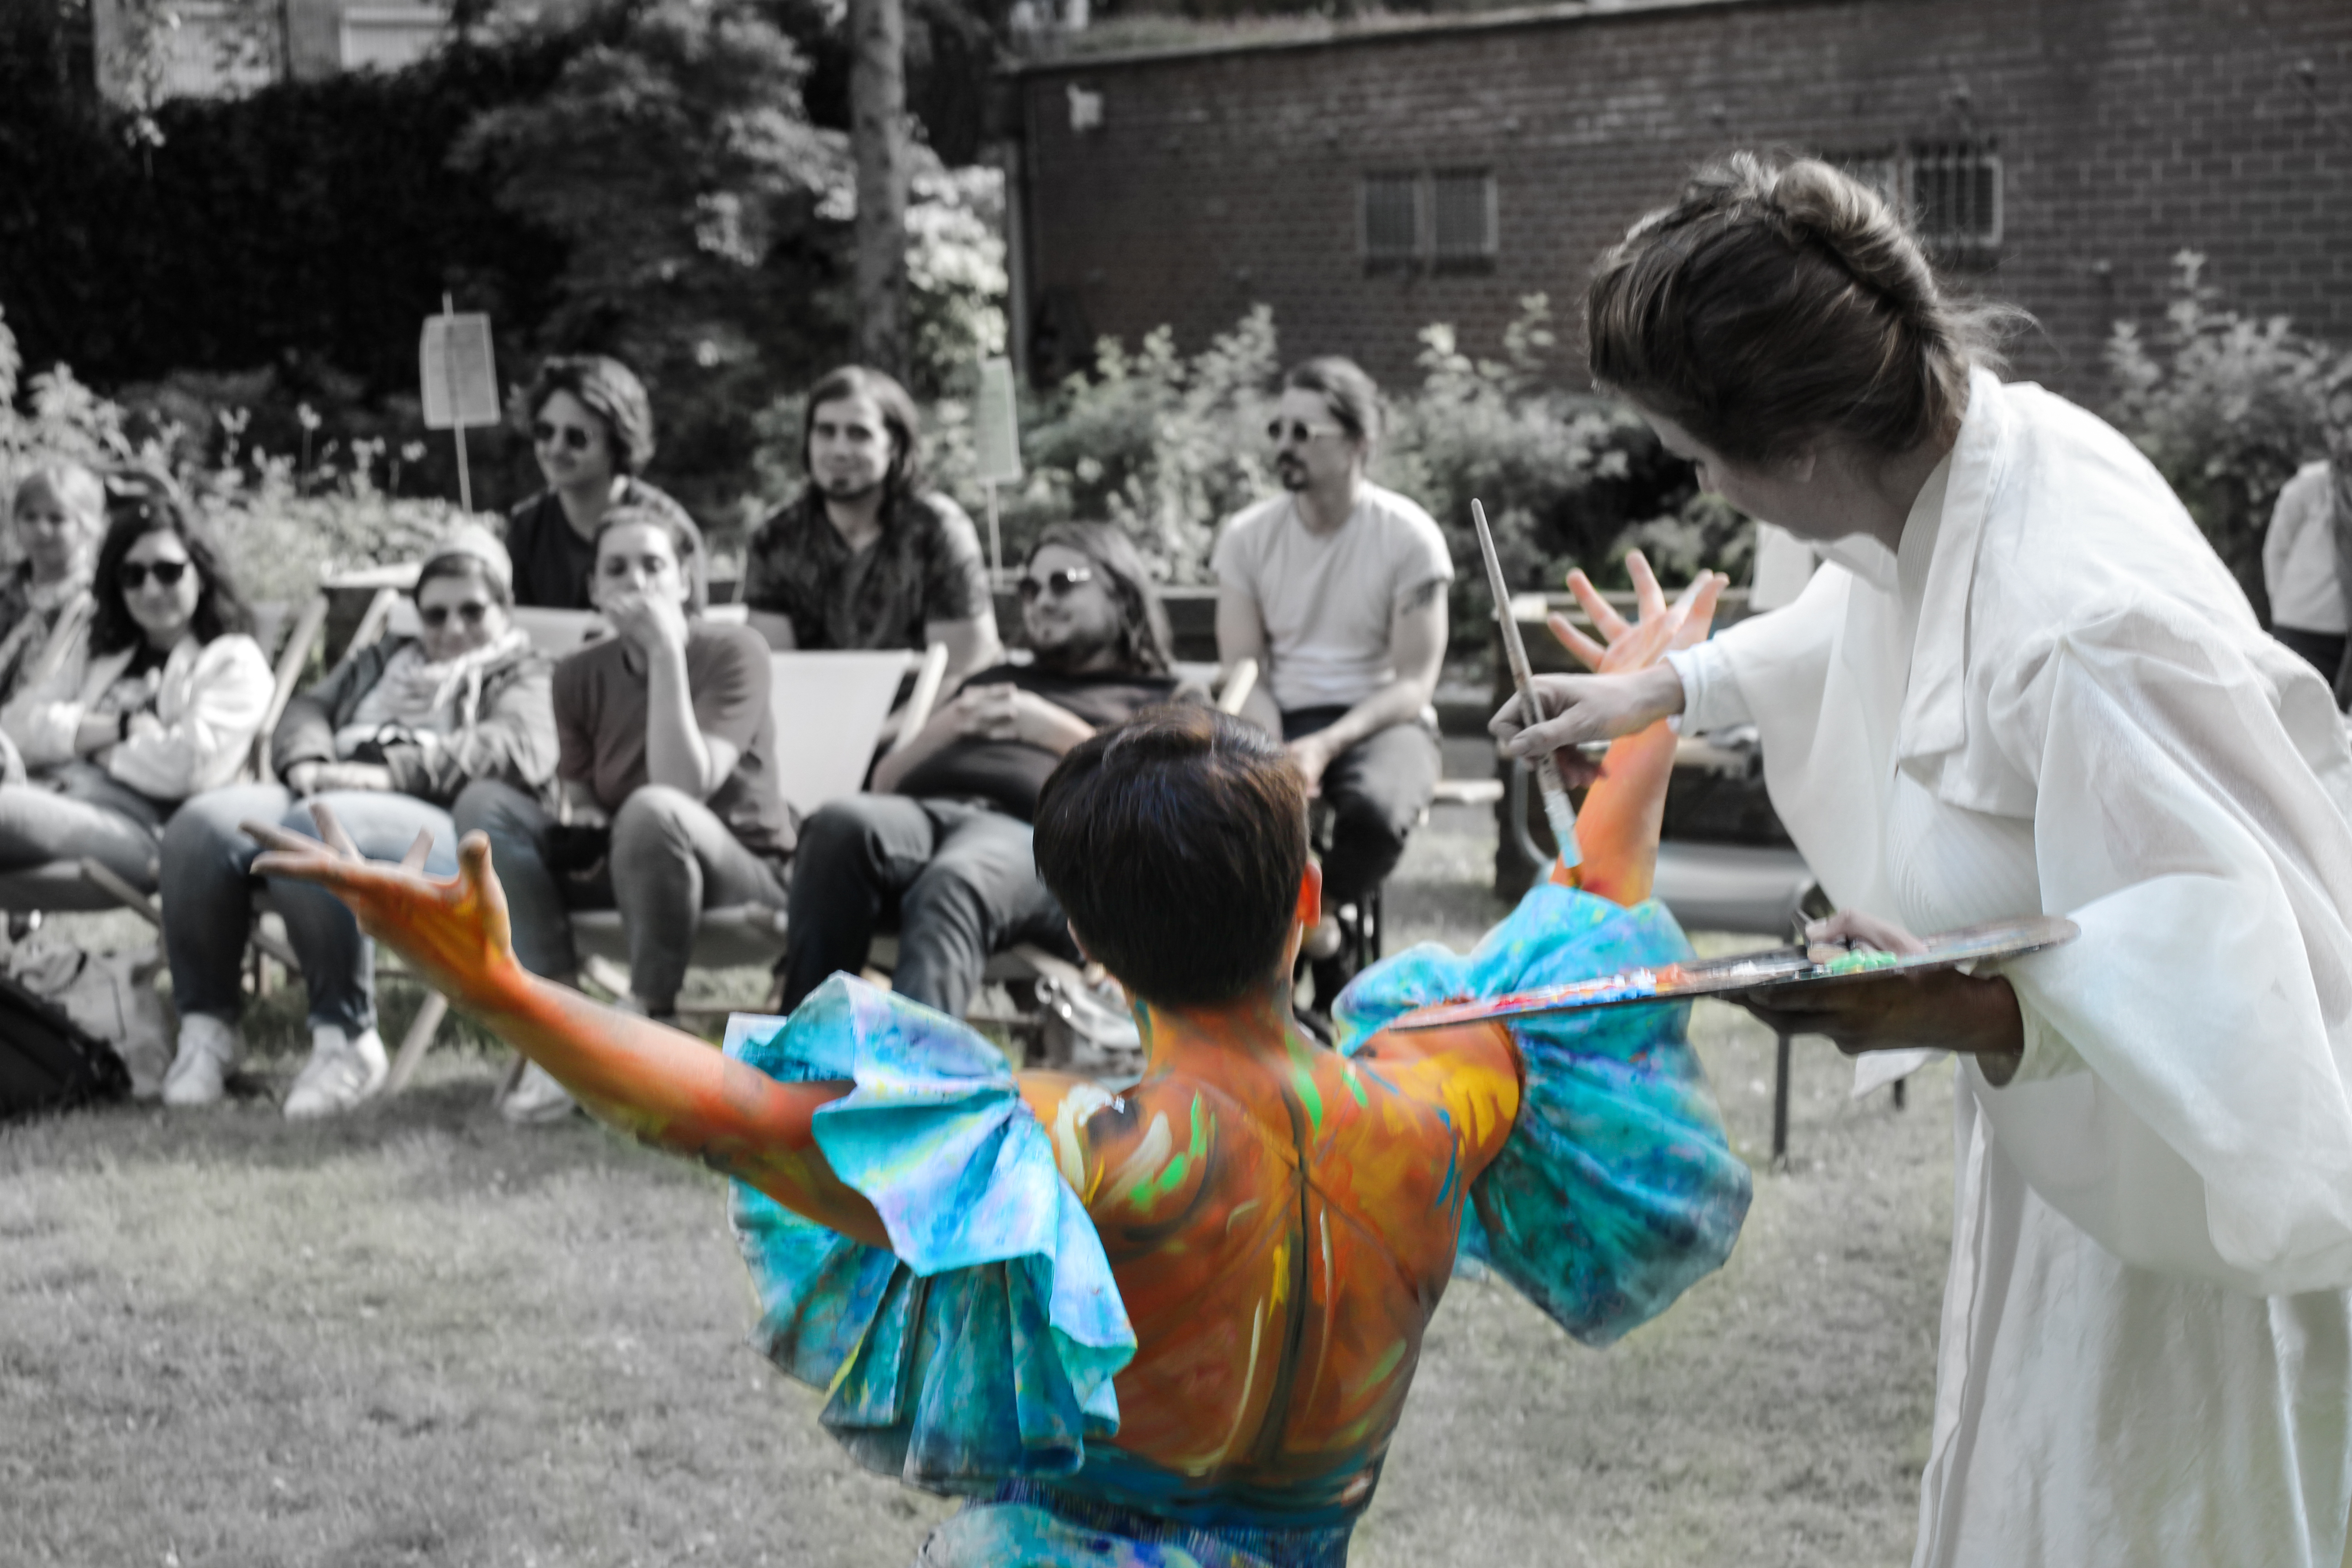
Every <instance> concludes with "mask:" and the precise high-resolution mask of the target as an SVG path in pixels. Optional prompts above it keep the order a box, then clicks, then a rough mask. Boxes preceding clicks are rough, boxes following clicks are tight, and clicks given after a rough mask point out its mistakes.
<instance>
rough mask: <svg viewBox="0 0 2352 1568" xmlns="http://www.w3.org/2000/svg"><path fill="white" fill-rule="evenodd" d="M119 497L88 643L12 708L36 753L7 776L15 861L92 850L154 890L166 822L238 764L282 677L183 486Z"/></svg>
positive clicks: (16, 725) (26, 754)
mask: <svg viewBox="0 0 2352 1568" xmlns="http://www.w3.org/2000/svg"><path fill="white" fill-rule="evenodd" d="M108 510H109V518H110V521H109V524H108V528H107V533H106V540H105V542H104V543H103V544H101V545H100V547H99V555H98V569H97V573H96V580H95V584H94V591H95V593H96V595H97V605H96V608H95V611H94V613H93V615H92V616H91V620H90V628H89V638H88V641H87V644H86V645H85V646H84V647H82V648H79V649H77V650H75V653H74V655H73V657H70V658H68V659H67V660H66V661H65V662H64V663H62V664H60V665H59V666H58V668H55V669H54V670H51V671H50V672H49V673H48V674H47V676H46V677H45V678H44V679H41V680H39V681H37V683H35V684H34V685H32V686H30V687H28V688H27V689H25V690H23V691H21V692H19V693H18V694H17V695H16V698H14V699H13V700H10V701H9V703H8V704H7V706H6V707H5V708H0V731H5V734H6V736H7V739H8V741H9V742H10V744H11V748H12V749H13V750H14V752H16V755H17V756H18V757H21V759H22V763H21V767H20V768H12V769H11V770H10V773H11V781H10V782H8V783H6V784H0V872H5V871H17V870H26V869H29V868H32V867H35V866H37V865H40V864H42V863H43V862H45V861H49V860H55V859H59V858H68V859H70V858H82V857H85V856H86V857H89V858H93V859H95V860H97V861H99V862H100V864H102V865H104V866H106V867H108V868H110V869H111V870H113V871H115V872H116V873H118V874H119V875H121V877H123V878H124V879H127V880H129V881H130V882H131V883H132V884H133V885H134V886H137V887H141V888H150V889H152V887H154V885H155V870H154V865H155V858H156V849H157V846H158V844H159V842H160V839H161V837H162V833H163V823H164V820H165V819H166V818H167V817H169V816H171V814H172V810H173V807H174V806H176V805H179V803H180V802H181V801H183V800H184V799H186V798H187V797H188V796H190V795H194V794H197V793H198V792H199V791H203V790H207V789H215V788H217V787H219V786H220V785H222V784H226V783H228V782H229V781H230V780H231V779H232V778H234V777H236V772H237V769H238V768H239V767H240V766H241V765H242V764H243V763H244V762H245V759H246V757H247V753H248V752H250V750H251V748H252V745H253V738H254V735H255V734H256V732H257V731H259V730H260V728H261V721H262V716H263V714H264V713H265V712H266V711H267V710H268V706H269V694H270V687H271V676H270V670H269V661H268V659H267V658H264V657H263V656H262V652H261V647H260V645H259V644H257V643H256V642H255V641H254V640H253V637H251V635H250V628H251V626H252V624H253V621H252V616H251V614H250V613H249V612H248V611H247V608H246V606H245V603H244V601H243V600H242V599H241V598H239V597H238V595H237V592H236V585H235V584H232V583H231V582H230V581H229V580H228V578H227V576H226V574H225V573H224V572H223V570H222V568H221V565H220V560H219V557H218V555H217V554H216V553H215V551H214V549H213V548H212V546H211V544H210V542H208V541H207V540H206V538H205V535H204V533H203V531H202V530H201V529H200V528H199V526H198V525H197V523H196V521H195V519H194V516H193V515H192V514H191V513H190V511H189V510H188V508H187V506H186V504H185V503H184V501H182V500H180V499H179V497H178V496H177V494H176V493H174V492H173V489H171V488H170V487H169V486H168V485H167V484H166V483H164V482H163V481H161V480H154V481H152V482H148V483H143V484H140V485H137V486H135V487H133V488H132V489H131V490H130V491H129V492H128V493H125V494H119V495H116V496H114V497H113V498H111V500H110V506H109V509H108ZM19 772H22V773H26V775H27V776H26V777H24V778H22V779H18V778H16V776H15V775H16V773H19Z"/></svg>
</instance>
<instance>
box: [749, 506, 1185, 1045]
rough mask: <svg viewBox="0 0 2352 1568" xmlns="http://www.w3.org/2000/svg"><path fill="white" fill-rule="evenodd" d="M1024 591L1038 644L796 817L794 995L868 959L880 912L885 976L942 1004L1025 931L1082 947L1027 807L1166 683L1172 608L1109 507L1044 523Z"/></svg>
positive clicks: (1169, 688) (1048, 943) (1048, 942)
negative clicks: (1046, 877) (1035, 840)
mask: <svg viewBox="0 0 2352 1568" xmlns="http://www.w3.org/2000/svg"><path fill="white" fill-rule="evenodd" d="M1021 604H1022V612H1021V613H1022V620H1023V622H1024V626H1025V627H1026V629H1027V631H1028V637H1029V646H1030V647H1031V648H1032V649H1033V650H1034V653H1035V656H1036V657H1035V659H1034V662H1032V663H1029V664H1025V665H1019V664H1005V665H999V666H997V667H995V668H992V669H984V670H982V671H981V672H980V673H978V674H977V675H974V676H973V677H971V679H969V680H967V681H966V682H965V683H964V687H963V689H962V690H961V692H959V693H958V694H957V695H956V698H955V700H953V701H951V702H949V703H947V704H945V705H944V706H942V707H941V708H940V710H938V711H937V712H935V713H934V714H932V716H931V720H930V722H929V723H928V724H926V725H924V726H923V728H922V730H921V731H919V732H918V733H917V734H916V736H915V738H914V740H913V741H911V742H908V745H907V747H906V748H905V749H904V750H903V751H898V752H892V753H891V754H890V755H888V756H887V757H884V758H883V759H882V760H881V761H880V762H879V763H876V764H875V767H874V790H875V793H874V794H871V795H852V796H851V797H849V798H848V799H846V800H837V801H834V802H832V803H831V804H829V805H826V806H825V807H824V809H823V810H821V811H819V812H818V813H817V814H816V815H815V816H812V817H810V818H809V819H808V820H807V821H806V822H805V823H803V824H802V825H801V837H800V847H799V849H798V851H797V852H796V853H795V854H794V856H793V901H792V920H791V922H790V925H789V927H788V930H789V932H790V936H791V941H792V952H791V953H790V955H789V956H788V957H787V958H786V960H785V968H784V988H783V1005H784V1007H785V1009H786V1010H787V1011H789V1010H791V1009H792V1008H794V1007H797V1006H799V1005H800V1004H801V999H802V998H803V997H804V996H806V995H807V994H809V993H810V992H812V991H814V990H815V989H816V988H817V986H818V985H820V984H823V983H824V979H825V977H826V976H827V975H829V974H831V973H834V972H835V970H845V971H847V972H848V973H852V974H855V973H857V972H858V970H860V969H861V968H863V967H864V966H865V963H866V947H867V944H868V943H869V942H871V941H872V940H873V935H874V931H875V928H876V926H877V924H878V923H880V922H881V921H884V920H886V919H887V918H889V917H890V916H891V915H893V914H894V913H895V915H896V917H897V921H898V973H897V974H896V976H895V977H894V978H893V981H892V988H893V989H895V990H897V991H898V993H900V994H902V995H906V996H908V997H911V998H913V999H914V1000H915V1001H918V1002H920V1003H922V1004H924V1005H926V1006H930V1007H936V1008H938V1009H939V1010H940V1012H942V1013H945V1014H948V1015H949V1016H951V1017H961V1016H963V1010H964V1007H965V1005H966V1004H968V1003H969V1002H970V1001H971V994H972V991H973V989H974V988H975V987H977V986H978V985H979V984H980V976H981V971H982V969H983V968H984V967H985V966H986V965H987V963H988V957H989V954H991V953H992V952H998V951H1000V950H1001V949H1003V948H1006V947H1009V946H1011V945H1012V944H1013V943H1014V942H1037V943H1040V944H1042V945H1044V946H1045V947H1048V948H1051V949H1053V950H1055V951H1056V952H1063V953H1064V954H1065V955H1066V956H1068V957H1072V958H1076V956H1077V954H1076V950H1075V949H1074V948H1072V947H1070V945H1069V935H1068V931H1067V929H1066V921H1064V919H1063V916H1062V910H1061V906H1060V905H1058V904H1056V903H1055V901H1054V895H1053V894H1051V893H1049V892H1047V891H1046V890H1045V884H1044V883H1043V882H1041V881H1039V880H1038V879H1037V866H1036V862H1035V860H1034V858H1032V857H1031V854H1030V847H1029V840H1030V833H1029V819H1030V818H1031V817H1032V816H1034V815H1035V813H1036V809H1037V792H1038V791H1039V790H1040V789H1043V788H1044V787H1045V778H1046V775H1047V774H1049V773H1052V772H1053V771H1054V764H1055V763H1058V762H1060V761H1061V760H1062V757H1063V756H1064V755H1065V754H1066V752H1068V751H1069V750H1070V749H1071V748H1072V747H1073V746H1076V744H1077V743H1078V742H1081V741H1083V740H1085V739H1086V738H1087V736H1089V735H1091V734H1093V733H1094V732H1095V731H1097V730H1098V729H1101V728H1103V727H1105V726H1108V725H1112V724H1119V723H1124V722H1125V721H1127V720H1129V719H1131V718H1133V717H1134V716H1135V715H1136V714H1137V713H1138V712H1139V711H1140V710H1143V709H1144V708H1147V707H1149V706H1150V705H1151V704H1153V703H1156V702H1164V701H1166V700H1168V699H1169V698H1170V697H1171V696H1173V695H1174V694H1175V690H1176V682H1175V680H1174V679H1173V678H1171V676H1170V674H1169V673H1168V616H1167V612H1166V611H1165V610H1163V609H1161V608H1160V596H1159V595H1158V594H1157V593H1155V592H1154V591H1153V589H1152V586H1151V582H1150V575H1149V574H1148V573H1147V571H1146V570H1145V567H1144V564H1143V562H1142V559H1141V558H1140V557H1139V556H1138V555H1137V554H1136V552H1135V547H1134V546H1133V545H1131V544H1129V542H1127V540H1126V538H1125V537H1124V536H1122V535H1121V534H1120V533H1119V532H1118V530H1117V529H1114V528H1111V527H1108V525H1106V524H1102V523H1058V524H1056V525H1055V526H1054V527H1051V528H1048V529H1047V530H1045V534H1044V535H1043V537H1042V538H1041V539H1040V540H1039V542H1038V544H1037V547H1036V549H1035V550H1034V551H1033V552H1030V556H1029V564H1028V569H1027V571H1026V572H1025V573H1024V574H1023V576H1022V578H1021Z"/></svg>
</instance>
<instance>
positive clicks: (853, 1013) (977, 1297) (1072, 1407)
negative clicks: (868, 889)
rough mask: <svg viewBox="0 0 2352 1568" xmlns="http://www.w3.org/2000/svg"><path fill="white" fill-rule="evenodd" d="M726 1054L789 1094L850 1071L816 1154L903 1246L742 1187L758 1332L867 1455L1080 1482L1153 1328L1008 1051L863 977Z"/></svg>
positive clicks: (935, 1478) (977, 1473) (739, 1199)
mask: <svg viewBox="0 0 2352 1568" xmlns="http://www.w3.org/2000/svg"><path fill="white" fill-rule="evenodd" d="M727 1054H728V1055H730V1056H731V1057H734V1058H738V1059H739V1060H741V1061H743V1062H745V1063H748V1064H749V1065H751V1066H752V1067H755V1068H759V1069H760V1070H761V1071H762V1072H764V1073H766V1074H768V1075H769V1076H770V1077H772V1078H774V1079H780V1080H782V1081H784V1082H788V1083H800V1082H809V1081H812V1080H817V1079H851V1080H854V1081H855V1083H856V1089H854V1090H853V1091H852V1092H851V1093H850V1094H848V1095H846V1096H845V1097H844V1098H843V1099H841V1100H835V1102H834V1103H832V1104H831V1105H828V1106H826V1107H824V1109H823V1110H819V1111H818V1112H817V1113H816V1115H815V1117H814V1131H815V1136H816V1142H817V1146H818V1147H819V1148H820V1149H822V1150H823V1151H824V1157H825V1159H826V1161H827V1162H828V1163H831V1165H832V1166H833V1169H834V1171H835V1173H837V1174H838V1175H839V1176H840V1177H841V1179H842V1180H843V1181H844V1182H845V1183H847V1184H849V1185H850V1186H852V1187H854V1188H856V1190H857V1191H858V1192H859V1193H861V1194H864V1195H865V1196H866V1199H867V1200H868V1201H869V1202H871V1203H872V1204H873V1205H874V1207H875V1209H876V1211H877V1213H879V1214H880V1215H881V1216H882V1222H883V1224H884V1225H885V1226H887V1228H888V1230H889V1233H890V1242H891V1248H892V1250H891V1251H888V1252H884V1251H881V1250H879V1249H877V1248H875V1247H866V1246H864V1245H862V1244H860V1243H858V1242H855V1241H851V1240H849V1239H848V1238H847V1237H843V1236H841V1235H839V1234H838V1233H836V1232H834V1231H831V1230H827V1229H826V1228H824V1226H819V1225H817V1224H815V1223H814V1222H813V1221H810V1220H806V1219H803V1218H802V1217H801V1216H800V1215H795V1214H793V1212H792V1211H791V1210H789V1209H786V1208H785V1207H783V1206H782V1205H780V1204H778V1203H776V1202H775V1201H774V1200H773V1199H772V1198H770V1197H768V1196H767V1195H765V1194H762V1193H760V1192H758V1191H756V1190H755V1189H753V1188H751V1187H749V1186H746V1185H744V1184H741V1183H740V1182H739V1183H737V1184H735V1194H734V1221H735V1230H736V1235H737V1237H738V1239H739V1241H740V1244H741V1246H742V1248H743V1257H744V1260H745V1261H746V1262H747V1263H748V1264H749V1265H750V1267H751V1279H752V1282H753V1286H754V1288H755V1289H757V1291H758V1292H759V1296H760V1305H761V1321H760V1326H759V1328H758V1329H757V1331H755V1333H754V1339H755V1342H757V1343H758V1344H759V1346H760V1348H761V1350H762V1351H764V1352H766V1353H767V1355H768V1356H769V1357H770V1358H771V1359H772V1360H773V1361H774V1362H775V1363H776V1364H777V1365H778V1366H780V1367H782V1369H783V1370H784V1371H785V1372H787V1373H790V1374H792V1375H793V1377H795V1378H798V1379H800V1380H801V1381H803V1382H804V1383H808V1384H814V1385H816V1386H817V1387H820V1388H824V1389H827V1390H828V1391H829V1393H830V1394H831V1397H830V1398H829V1399H828V1400H827V1402H826V1404H825V1407H824V1415H823V1417H822V1419H823V1421H824V1425H825V1426H826V1428H827V1429H828V1430H829V1431H831V1432H832V1433H833V1434H834V1436H835V1437H837V1438H838V1439H839V1440H840V1441H841V1442H842V1443H843V1444H844V1445H845V1446H846V1447H848V1448H849V1449H850V1451H851V1452H852V1453H854V1454H855V1455H856V1457H857V1458H858V1459H859V1461H860V1462H861V1463H863V1464H865V1465H866V1466H867V1467H868V1468H874V1469H878V1470H882V1471H884V1472H885V1473H887V1474H892V1475H898V1476H901V1477H903V1478H905V1479H908V1480H909V1481H912V1482H914V1483H916V1484H917V1485H919V1486H923V1487H927V1488H929V1489H933V1490H947V1491H965V1490H971V1489H980V1488H984V1487H993V1486H994V1485H995V1484H997V1483H998V1482H1000V1481H1002V1480H1003V1479H1004V1478H1006V1477H1013V1476H1056V1475H1068V1474H1071V1473H1072V1472H1075V1471H1076V1469H1077V1468H1078V1467H1079V1466H1080V1465H1081V1464H1082V1463H1083V1462H1084V1460H1085V1457H1086V1439H1087V1438H1088V1437H1104V1436H1109V1435H1110V1434H1111V1433H1113V1432H1116V1431H1117V1430H1118V1396H1117V1394H1115V1393H1114V1392H1113V1389H1112V1386H1111V1379H1112V1377H1113V1375H1114V1374H1115V1373H1118V1370H1119V1369H1120V1368H1121V1367H1124V1366H1125V1365H1126V1364H1127V1363H1128V1362H1129V1360H1131V1359H1132V1358H1133V1356H1134V1354H1135V1333H1134V1331H1133V1330H1132V1329H1131V1328H1130V1327H1129V1324H1128V1321H1127V1311H1126V1309H1125V1307H1124V1306H1122V1305H1121V1303H1120V1301H1119V1297H1118V1285H1117V1283H1116V1282H1115V1281H1114V1280H1113V1279H1112V1278H1111V1272H1110V1262H1109V1259H1108V1258H1106V1257H1105V1256H1104V1254H1103V1249H1102V1243H1101V1241H1100V1239H1099V1238H1098V1237H1097V1236H1096V1234H1095V1229H1094V1224H1093V1222H1092V1221H1091V1220H1090V1219H1089V1218H1088V1217H1087V1212H1086V1210H1085V1208H1084V1207H1083V1206H1082V1205H1080V1204H1079V1202H1078V1199H1077V1195H1076V1194H1075V1193H1073V1192H1071V1191H1070V1188H1069V1184H1067V1183H1066V1182H1065V1181H1064V1180H1063V1179H1062V1174H1061V1171H1060V1169H1059V1168H1058V1167H1057V1166H1056V1165H1055V1161H1054V1152H1053V1147H1052V1144H1051V1142H1050V1141H1049V1140H1048V1139H1047V1137H1046V1133H1045V1129H1044V1128H1043V1127H1040V1126H1039V1125H1038V1124H1037V1120H1036V1118H1035V1117H1034V1116H1033V1115H1032V1114H1031V1113H1030V1111H1029V1108H1028V1107H1027V1106H1026V1105H1025V1104H1024V1103H1023V1102H1022V1100H1021V1095H1020V1090H1019V1089H1018V1087H1017V1086H1016V1084H1015V1083H1014V1080H1013V1073H1012V1071H1011V1069H1010V1068H1008V1067H1007V1066H1006V1064H1005V1060H1004V1058H1003V1055H1002V1054H1001V1053H1000V1052H998V1051H997V1049H996V1048H995V1047H993V1046H991V1045H990V1044H989V1043H988V1042H987V1041H985V1040H983V1039H982V1038H981V1037H979V1036H978V1035H977V1034H974V1033H973V1032H972V1031H971V1029H970V1028H968V1027H966V1026H964V1025H962V1024H961V1023H959V1022H957V1021H956V1020H954V1019H951V1018H949V1017H946V1016H943V1015H941V1014H939V1013H935V1012H933V1011H931V1010H930V1009H929V1008H927V1007H922V1006H919V1005H916V1004H914V1003H912V1002H908V1000H906V999H905V998H904V997H901V996H897V995H894V994H891V993H888V992H886V991H880V990H877V989H876V988H875V987H873V986H871V985H868V984H865V983H864V982H862V981H859V980H855V979H852V978H851V977H849V976H848V975H845V974H836V975H835V976H834V977H833V978H832V979H830V980H828V981H826V982H825V983H824V985H822V986H820V987H819V988H818V989H817V990H816V991H815V992H814V993H812V994H810V996H809V998H808V999H807V1000H806V1001H805V1002H803V1003H802V1005H800V1007H799V1008H798V1009H796V1010H795V1011H794V1012H793V1016H791V1017H790V1018H789V1019H785V1018H772V1017H755V1016H748V1015H740V1014H739V1015H738V1016H735V1017H734V1018H732V1019H730V1021H729V1023H728V1026H727Z"/></svg>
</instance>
